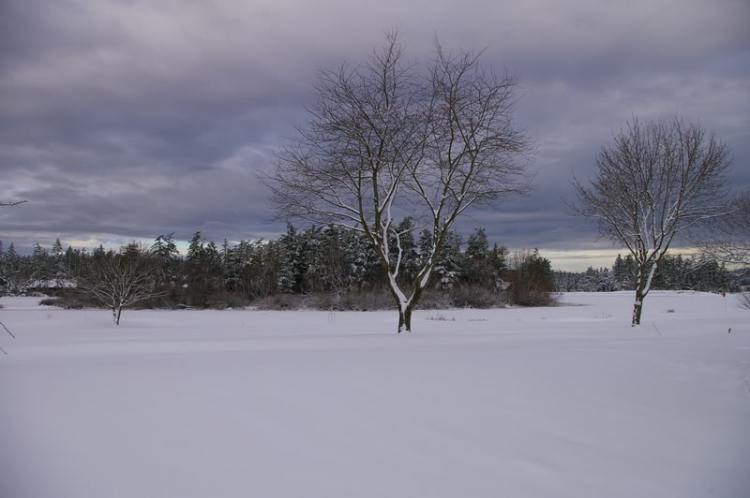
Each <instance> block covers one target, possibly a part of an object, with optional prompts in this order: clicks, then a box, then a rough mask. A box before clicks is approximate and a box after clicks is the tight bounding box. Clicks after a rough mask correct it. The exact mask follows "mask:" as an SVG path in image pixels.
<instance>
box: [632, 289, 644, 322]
mask: <svg viewBox="0 0 750 498" xmlns="http://www.w3.org/2000/svg"><path fill="white" fill-rule="evenodd" d="M643 297H644V296H643V284H640V283H639V284H638V287H637V288H636V289H635V305H634V306H633V321H632V323H631V325H632V326H633V327H635V326H636V325H640V324H641V312H642V311H643Z"/></svg>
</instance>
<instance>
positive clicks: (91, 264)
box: [0, 218, 554, 314]
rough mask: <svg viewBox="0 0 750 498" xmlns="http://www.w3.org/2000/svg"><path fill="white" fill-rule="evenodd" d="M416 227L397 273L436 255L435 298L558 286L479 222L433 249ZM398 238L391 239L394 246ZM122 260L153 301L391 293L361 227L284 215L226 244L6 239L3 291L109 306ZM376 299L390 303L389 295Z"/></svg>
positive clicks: (528, 300)
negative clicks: (103, 283) (274, 230)
mask: <svg viewBox="0 0 750 498" xmlns="http://www.w3.org/2000/svg"><path fill="white" fill-rule="evenodd" d="M412 228H413V221H412V220H411V219H410V218H406V219H404V220H402V221H401V222H400V223H399V224H398V228H397V230H399V231H400V233H401V235H400V251H401V263H400V265H401V272H400V276H399V278H402V279H404V281H409V280H410V279H413V278H414V276H415V275H416V274H417V273H418V271H419V269H420V268H421V266H422V265H423V260H424V258H427V257H433V258H434V260H435V267H434V271H433V272H432V275H431V277H430V281H429V284H428V289H429V290H430V291H431V292H433V293H436V294H439V295H440V299H441V300H440V303H438V304H440V305H444V306H481V307H484V306H494V305H499V304H507V303H511V304H520V305H537V304H547V303H548V302H549V299H550V297H549V293H550V292H552V291H553V290H554V279H553V276H552V269H551V266H550V262H549V260H547V259H546V258H543V257H541V256H540V255H539V254H538V252H537V251H534V252H522V253H514V254H510V253H509V252H508V250H507V249H505V248H504V247H500V246H498V245H497V244H495V245H494V246H491V245H490V244H489V242H488V239H487V235H486V234H485V231H484V229H481V228H480V229H477V230H476V231H474V233H472V234H471V235H470V236H469V237H468V238H467V240H466V243H464V240H463V237H462V236H461V235H460V234H459V233H457V232H453V231H451V232H449V234H448V235H447V236H446V242H445V244H443V246H442V248H441V249H440V250H439V251H438V253H437V254H436V255H431V254H430V252H431V251H432V248H433V247H434V245H433V243H432V241H431V240H430V237H431V236H432V234H431V232H430V231H427V230H425V231H422V232H421V233H419V234H414V231H413V230H412ZM395 246H396V244H394V245H392V246H391V247H392V248H393V249H392V250H394V251H396V250H397V249H396V248H395ZM123 262H129V263H133V265H135V266H137V267H138V268H142V269H146V270H145V271H146V273H147V275H148V277H147V279H146V281H143V279H142V278H141V277H139V278H141V281H140V284H141V287H140V292H141V294H140V295H142V296H143V298H142V301H143V303H142V304H141V305H142V306H150V307H166V308H172V307H195V308H225V307H239V306H245V305H248V304H250V303H253V302H258V301H262V300H263V299H266V298H270V297H274V296H321V295H323V296H328V298H327V299H326V300H322V301H320V300H319V301H318V304H317V305H318V306H322V305H321V304H320V303H325V306H326V307H340V308H344V309H368V308H371V307H372V305H366V304H362V303H361V302H357V300H356V299H354V300H352V299H351V297H352V296H357V295H361V294H368V293H369V294H382V295H384V296H387V295H388V294H387V293H388V275H387V274H386V272H385V271H384V270H383V268H382V265H381V262H380V261H379V258H378V255H377V254H376V251H375V248H373V247H372V244H371V243H370V241H369V240H368V239H367V238H366V237H365V236H364V235H363V234H362V232H360V231H357V230H352V229H347V228H343V227H340V226H336V225H327V226H311V227H309V228H306V229H297V228H295V227H294V226H292V225H288V227H287V231H286V233H284V234H283V235H282V236H280V237H279V238H278V239H276V240H269V241H264V240H256V241H240V242H239V243H235V244H230V243H229V242H228V241H227V240H224V241H223V243H221V244H220V245H218V244H216V243H215V242H214V241H210V240H206V239H205V238H204V237H203V235H202V234H201V233H200V232H197V233H195V235H194V236H193V238H192V239H191V240H190V243H189V245H188V249H187V252H186V254H184V255H183V254H180V253H179V251H178V249H177V245H176V243H175V239H174V236H173V234H165V235H160V236H159V237H157V238H156V240H155V241H154V242H153V244H151V245H150V246H145V247H143V246H139V245H138V244H135V243H133V244H129V245H127V246H125V247H123V248H121V249H120V250H119V251H112V250H109V251H107V250H105V249H104V248H103V247H98V248H96V249H94V250H92V251H89V250H86V249H74V248H72V247H68V248H67V249H63V246H62V244H61V243H60V241H59V240H58V241H56V242H55V244H54V245H53V246H52V247H51V248H44V247H41V246H40V245H39V244H37V245H35V247H34V251H33V253H32V254H29V255H20V254H18V253H17V252H16V250H15V248H14V246H13V244H11V245H10V246H9V247H8V248H7V249H6V248H4V247H3V245H2V243H1V242H0V278H2V280H1V281H0V283H2V285H3V287H4V290H5V291H6V292H23V291H29V290H44V289H48V290H49V289H54V290H55V291H56V292H60V293H62V294H66V293H67V294H69V298H70V296H75V295H76V294H79V295H81V294H83V295H84V296H83V297H85V296H86V295H88V297H90V298H93V297H95V298H97V299H89V300H88V301H87V302H86V303H85V304H82V305H96V304H98V305H104V306H106V307H110V308H112V309H113V312H115V313H117V314H119V308H118V306H117V304H115V305H114V306H113V305H112V304H111V303H110V301H111V300H110V301H107V300H106V299H102V298H101V296H100V295H99V296H97V293H96V292H93V291H92V289H97V287H96V280H97V278H98V277H100V276H101V275H102V273H103V272H104V271H105V270H113V271H111V272H109V273H110V275H114V277H112V276H110V278H115V277H116V278H119V275H120V273H122V272H120V273H118V272H115V271H114V270H117V269H118V268H119V267H120V266H121V264H122V263H123ZM135 263H138V264H137V265H136V264H135ZM100 280H101V279H100ZM76 287H77V288H78V291H76V290H75V288H76ZM82 290H87V291H88V292H87V293H84V292H81V291H82ZM99 294H101V292H99ZM344 297H347V299H348V300H347V299H343V298H344ZM97 300H98V302H92V301H97ZM428 301H429V300H428ZM280 302H282V304H283V303H284V302H287V301H283V300H282V301H280ZM346 303H348V304H346ZM128 304H133V303H132V302H129V303H128ZM308 305H310V303H308ZM390 305H391V306H392V303H390ZM436 305H437V304H436ZM312 306H316V304H315V303H313V304H312ZM380 306H381V307H382V306H389V304H388V301H387V300H386V301H385V304H382V302H381V305H380ZM282 307H283V306H282Z"/></svg>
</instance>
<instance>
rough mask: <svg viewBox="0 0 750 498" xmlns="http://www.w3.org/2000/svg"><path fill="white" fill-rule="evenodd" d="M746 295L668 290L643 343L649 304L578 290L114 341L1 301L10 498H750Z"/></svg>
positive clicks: (104, 316)
mask: <svg viewBox="0 0 750 498" xmlns="http://www.w3.org/2000/svg"><path fill="white" fill-rule="evenodd" d="M734 299H735V298H734V297H732V296H727V297H726V298H722V297H721V296H718V295H712V294H698V293H689V292H685V293H678V292H652V293H651V294H650V295H649V296H648V298H647V299H646V301H645V307H644V316H643V318H644V321H643V325H641V326H640V327H638V328H631V327H630V324H629V322H630V314H631V311H632V304H633V293H631V292H628V293H607V294H604V293H598V294H577V293H572V294H567V295H565V296H564V297H563V301H564V302H565V303H567V304H570V306H561V307H556V308H535V309H507V310H444V311H419V312H416V313H415V316H414V324H413V326H414V332H413V333H411V334H401V335H397V334H396V333H395V328H396V320H397V318H398V314H397V312H396V311H390V312H370V313H356V312H346V313H328V312H305V311H301V312H262V311H240V310H237V311H130V310H126V311H125V312H124V313H123V318H122V324H121V326H120V327H119V328H118V327H115V326H114V325H113V324H112V320H111V314H110V313H109V312H107V311H98V310H84V311H67V310H61V309H56V308H46V307H38V306H36V302H37V301H38V298H36V299H35V298H10V297H5V298H2V299H0V304H2V305H3V309H0V317H1V318H0V320H2V321H3V322H4V323H5V324H6V325H7V326H8V327H9V328H10V329H11V330H12V331H13V332H14V333H15V335H16V337H17V339H16V340H13V339H11V338H10V337H9V336H7V335H5V336H3V335H0V346H2V347H3V348H4V349H5V350H6V351H8V354H7V355H3V354H0V496H3V497H14V498H26V497H34V498H37V497H38V498H46V497H56V498H68V497H70V498H84V497H92V498H93V497H96V498H100V497H181V498H185V497H211V496H215V497H250V496H258V497H300V496H304V497H326V498H328V497H347V498H349V497H354V496H356V497H384V496H388V497H442V496H444V497H498V496H518V497H549V496H556V497H576V498H581V497H597V498H598V497H648V496H654V497H656V496H658V497H681V498H686V497H696V498H697V497H701V498H704V497H710V496H716V497H737V498H744V497H747V496H750V473H748V469H749V468H750V467H749V466H750V312H748V311H745V310H742V309H739V308H738V307H737V306H736V302H735V300H734ZM574 305H575V306H574ZM730 328H731V330H732V332H731V333H728V331H729V329H730ZM2 333H3V334H4V333H5V332H4V331H2Z"/></svg>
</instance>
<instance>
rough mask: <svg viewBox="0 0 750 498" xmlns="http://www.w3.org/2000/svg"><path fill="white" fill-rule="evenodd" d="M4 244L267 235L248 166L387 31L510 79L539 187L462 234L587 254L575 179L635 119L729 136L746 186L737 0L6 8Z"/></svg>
mask: <svg viewBox="0 0 750 498" xmlns="http://www.w3.org/2000/svg"><path fill="white" fill-rule="evenodd" d="M0 9H1V11H0V173H2V174H1V175H0V192H1V193H2V197H3V198H13V197H18V198H26V199H28V200H29V201H30V202H29V203H27V204H24V205H22V206H18V207H16V208H13V209H5V210H2V211H1V212H0V223H1V225H0V226H2V228H1V229H0V239H3V240H4V241H6V243H7V242H10V241H15V242H16V244H17V245H18V246H29V245H31V243H33V242H35V241H39V242H41V243H43V244H49V243H51V241H52V240H54V238H55V237H58V236H59V237H60V238H61V239H62V240H63V241H64V242H66V241H71V242H75V241H79V242H82V241H87V242H90V241H94V242H99V241H102V242H112V243H121V241H124V240H128V239H132V238H150V237H153V236H155V235H158V234H160V233H166V232H172V231H174V232H176V233H177V235H178V236H179V237H183V238H187V237H189V235H190V234H191V233H192V232H193V231H196V230H203V231H204V232H205V233H206V235H208V236H209V237H211V238H215V239H217V240H218V239H221V238H223V237H228V238H230V239H234V240H237V239H240V238H251V237H267V236H269V235H272V234H273V233H275V232H278V231H280V230H283V226H281V225H280V224H269V223H267V221H266V220H267V219H269V218H270V216H271V213H269V212H268V210H267V207H266V202H265V200H266V196H267V192H266V191H265V189H264V188H263V186H262V185H260V184H259V183H258V181H257V178H256V176H255V175H254V172H255V171H258V170H264V169H267V168H269V166H270V162H271V157H272V154H273V151H274V150H275V149H276V148H278V146H279V145H280V144H282V143H283V141H284V138H285V137H286V136H289V135H290V134H292V133H293V126H294V125H295V124H299V123H301V122H302V121H303V120H304V119H305V114H304V110H303V106H304V105H305V104H306V103H309V102H310V100H311V85H312V82H313V81H314V77H315V70H316V68H317V67H320V66H331V65H334V64H337V63H339V62H340V61H341V60H343V59H344V58H346V57H350V58H351V59H352V60H358V59H361V58H362V57H364V56H365V55H366V54H367V53H368V52H369V51H370V50H372V47H373V46H375V45H379V44H380V43H381V42H382V33H383V30H384V29H386V28H389V27H391V26H394V25H398V26H399V27H400V28H401V30H402V31H403V33H404V35H405V37H404V39H405V41H406V44H407V48H408V51H409V55H410V56H411V57H413V58H414V59H418V58H423V57H424V56H426V55H428V54H429V51H430V50H431V43H432V38H433V36H435V34H437V35H439V37H440V40H441V43H442V44H443V45H444V46H445V47H448V48H450V47H462V48H471V47H475V48H485V49H486V50H485V53H484V60H485V62H486V63H487V64H489V65H492V66H494V67H495V68H496V69H497V70H503V68H504V67H505V66H507V67H508V68H509V69H510V70H511V71H512V72H514V73H517V74H518V75H519V76H520V77H521V81H522V92H523V99H522V100H521V101H520V103H519V106H518V112H517V117H518V120H519V122H520V123H523V124H524V125H525V126H527V127H528V128H529V130H530V131H531V132H532V133H533V134H534V135H535V136H536V138H537V144H538V152H537V157H536V161H535V163H534V165H533V169H534V170H535V171H536V174H537V182H536V192H535V193H534V194H532V195H531V196H530V197H528V198H523V199H517V200H513V201H510V202H508V203H506V204H505V205H503V206H501V208H500V209H499V210H495V211H478V212H473V213H469V215H468V216H467V217H466V218H465V219H464V220H462V222H461V224H460V225H459V228H460V229H461V230H462V231H465V232H467V233H468V232H469V231H471V229H473V228H474V227H476V226H485V227H486V228H487V231H488V233H489V234H490V235H491V236H492V237H493V239H494V240H497V241H498V242H500V243H503V244H505V245H509V246H511V247H535V246H536V247H542V248H554V249H570V250H572V249H583V248H600V247H609V244H608V243H605V242H596V241H595V236H596V232H595V227H594V226H592V225H590V224H588V223H586V222H585V221H583V220H579V219H575V218H572V217H570V216H568V214H567V213H566V212H565V210H564V205H563V199H565V198H566V197H568V196H570V193H571V191H570V184H569V180H570V178H571V176H572V174H573V173H574V172H575V174H576V175H579V177H584V178H585V177H586V176H587V175H589V174H590V172H591V167H592V165H593V157H594V154H595V153H596V150H597V149H598V147H599V146H600V145H601V144H602V143H603V142H606V141H607V140H609V139H610V138H611V136H612V132H613V131H616V130H617V128H618V127H619V125H620V123H622V122H623V121H624V120H627V119H629V118H630V117H631V116H633V115H639V116H642V117H647V118H648V117H658V116H665V115H670V114H674V113H680V114H682V115H684V116H686V117H689V118H693V119H699V120H700V122H701V123H702V124H703V125H704V126H705V127H706V128H708V129H711V130H714V131H716V132H717V134H718V135H719V136H720V137H722V138H723V139H724V140H726V141H727V142H728V144H729V145H730V147H732V149H733V151H734V156H735V165H736V166H735V170H734V172H733V174H732V182H733V184H734V185H735V186H737V187H738V188H750V168H748V167H747V163H748V160H749V159H750V146H749V145H747V144H750V131H748V130H750V126H749V125H750V101H749V100H748V95H750V34H749V33H748V31H747V29H746V26H747V24H748V21H750V7H748V5H747V3H746V1H744V0H721V1H715V0H693V1H691V2H684V1H681V0H658V1H653V0H651V1H649V0H638V1H632V2H628V3H620V4H616V3H614V4H613V3H610V2H599V1H594V0H579V1H575V2H558V1H554V0H539V1H533V2H511V1H492V2H489V1H486V0H484V1H480V0H471V1H467V2H460V3H457V2H448V1H438V2H434V1H430V2H427V1H418V2H396V1H395V0H394V1H386V2H377V3H372V2H370V3H364V2H352V1H347V0H326V1H324V2H320V1H315V2H313V1H312V0H293V1H283V2H279V1H274V2H271V1H270V0H269V1H257V2H246V1H241V0H225V1H222V2H204V1H199V0H193V1H182V2H174V1H168V0H164V1H138V0H109V1H101V0H97V1H95V0H58V1H56V2H48V1H43V0H6V1H5V2H3V3H2V6H0Z"/></svg>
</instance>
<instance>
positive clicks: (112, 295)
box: [76, 246, 162, 325]
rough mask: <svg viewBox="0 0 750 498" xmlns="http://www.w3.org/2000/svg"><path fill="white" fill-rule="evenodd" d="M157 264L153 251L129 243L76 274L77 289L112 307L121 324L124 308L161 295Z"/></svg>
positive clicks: (113, 315) (113, 314)
mask: <svg viewBox="0 0 750 498" xmlns="http://www.w3.org/2000/svg"><path fill="white" fill-rule="evenodd" d="M154 270H155V265H154V264H153V259H152V258H151V256H150V254H149V253H147V252H146V251H143V250H142V249H139V248H135V247H134V246H129V247H128V249H126V250H123V251H120V252H119V253H117V254H105V255H102V256H100V257H99V258H98V259H97V260H95V261H93V262H92V264H91V267H90V268H87V270H86V271H85V272H84V273H82V274H80V275H78V276H77V277H76V283H77V289H78V290H79V291H80V292H82V293H84V294H85V295H87V296H89V297H91V298H93V299H94V300H96V301H98V302H99V303H100V304H102V305H103V306H105V307H107V308H109V309H111V310H112V319H113V321H114V322H115V324H116V325H120V315H121V314H122V310H123V308H126V307H128V306H132V305H133V304H135V303H137V302H139V301H143V300H145V299H149V298H152V297H156V296H159V295H161V294H162V293H161V292H158V291H157V290H156V280H155V271H154Z"/></svg>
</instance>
